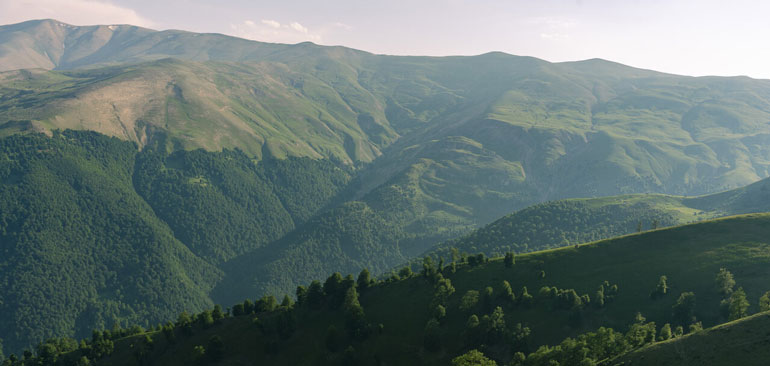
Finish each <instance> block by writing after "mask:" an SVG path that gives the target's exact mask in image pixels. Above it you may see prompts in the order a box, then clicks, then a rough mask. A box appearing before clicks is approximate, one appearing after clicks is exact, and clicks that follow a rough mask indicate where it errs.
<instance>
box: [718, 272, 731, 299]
mask: <svg viewBox="0 0 770 366" xmlns="http://www.w3.org/2000/svg"><path fill="white" fill-rule="evenodd" d="M714 282H715V284H716V288H717V291H719V294H721V295H722V298H727V297H729V296H730V294H732V293H733V288H734V287H735V279H733V274H732V273H730V271H728V270H727V269H725V268H720V269H719V272H718V273H717V277H716V279H715V281H714Z"/></svg>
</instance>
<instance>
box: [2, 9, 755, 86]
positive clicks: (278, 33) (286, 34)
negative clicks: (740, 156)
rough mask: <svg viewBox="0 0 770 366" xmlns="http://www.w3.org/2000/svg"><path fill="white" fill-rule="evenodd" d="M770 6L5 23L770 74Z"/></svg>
mask: <svg viewBox="0 0 770 366" xmlns="http://www.w3.org/2000/svg"><path fill="white" fill-rule="evenodd" d="M768 14H770V2H765V1H758V0H754V1H749V0H731V1H726V0H721V1H712V0H697V1H696V0H692V1H691V0H312V1H311V0H305V1H300V0H280V1H276V0H272V1H264V0H208V1H206V0H0V24H10V23H18V22H21V21H25V20H29V19H42V18H54V19H57V20H59V21H62V22H65V23H70V24H74V25H91V24H133V25H139V26H144V27H148V28H153V29H158V30H164V29H182V30H188V31H193V32H213V33H223V34H228V35H232V36H237V37H242V38H248V39H253V40H258V41H263V42H279V43H298V42H303V41H311V42H314V43H318V44H322V45H343V46H347V47H352V48H356V49H361V50H365V51H369V52H373V53H380V54H395V55H430V56H445V55H476V54H482V53H486V52H491V51H502V52H506V53H510V54H514V55H523V56H534V57H538V58H541V59H545V60H548V61H552V62H559V61H574V60H583V59H590V58H603V59H607V60H612V61H616V62H620V63H623V64H626V65H631V66H635V67H641V68H645V69H652V70H657V71H663V72H669V73H674V74H682V75H694V76H702V75H720V76H734V75H747V76H750V77H754V78H763V79H770V42H769V41H770V21H768V18H767V15H768Z"/></svg>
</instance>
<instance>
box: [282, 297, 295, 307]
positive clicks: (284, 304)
mask: <svg viewBox="0 0 770 366" xmlns="http://www.w3.org/2000/svg"><path fill="white" fill-rule="evenodd" d="M281 306H282V307H285V308H290V307H292V306H294V301H293V300H292V299H291V297H289V295H283V300H281Z"/></svg>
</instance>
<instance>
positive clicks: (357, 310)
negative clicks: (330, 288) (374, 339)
mask: <svg viewBox="0 0 770 366" xmlns="http://www.w3.org/2000/svg"><path fill="white" fill-rule="evenodd" d="M343 309H344V311H345V326H346V327H347V330H348V332H349V333H350V335H351V337H353V338H355V339H359V340H363V339H364V338H365V337H366V336H367V335H368V331H367V330H368V324H367V323H366V318H365V315H364V308H363V307H362V306H361V303H360V302H359V301H358V291H356V288H355V286H353V287H350V288H348V290H347V293H346V294H345V301H344V303H343Z"/></svg>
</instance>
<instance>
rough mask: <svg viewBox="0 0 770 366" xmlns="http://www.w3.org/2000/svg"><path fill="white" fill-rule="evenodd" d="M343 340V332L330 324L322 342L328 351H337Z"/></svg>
mask: <svg viewBox="0 0 770 366" xmlns="http://www.w3.org/2000/svg"><path fill="white" fill-rule="evenodd" d="M343 342H344V334H343V333H342V332H341V331H340V330H339V329H337V327H335V326H334V325H330V326H329V328H328V329H327V330H326V337H325V338H324V344H325V345H326V349H327V350H329V352H337V351H339V350H340V349H342V346H343Z"/></svg>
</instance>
